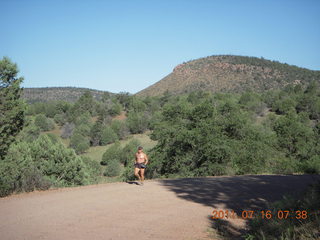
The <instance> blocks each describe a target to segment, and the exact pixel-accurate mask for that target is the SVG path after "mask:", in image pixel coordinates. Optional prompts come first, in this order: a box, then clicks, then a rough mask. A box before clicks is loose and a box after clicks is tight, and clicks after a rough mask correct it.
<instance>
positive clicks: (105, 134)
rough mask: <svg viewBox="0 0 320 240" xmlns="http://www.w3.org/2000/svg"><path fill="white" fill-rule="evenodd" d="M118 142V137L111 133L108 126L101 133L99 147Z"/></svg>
mask: <svg viewBox="0 0 320 240" xmlns="http://www.w3.org/2000/svg"><path fill="white" fill-rule="evenodd" d="M117 140H118V135H117V134H116V133H115V132H114V131H113V129H112V128H111V127H110V126H107V127H105V128H104V129H103V131H102V136H101V145H106V144H109V143H113V142H115V141H117Z"/></svg>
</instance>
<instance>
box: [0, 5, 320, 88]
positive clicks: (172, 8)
mask: <svg viewBox="0 0 320 240" xmlns="http://www.w3.org/2000/svg"><path fill="white" fill-rule="evenodd" d="M0 9H1V14H0V22H1V33H0V57H2V56H8V57H9V58H11V60H12V61H14V62H16V63H17V64H18V66H19V69H20V75H22V76H24V77H25V80H24V82H23V86H24V87H51V86H75V87H87V88H93V89H99V90H107V91H111V92H120V91H127V92H130V93H135V92H137V91H139V90H142V89H144V88H146V87H148V86H149V85H151V84H153V83H155V82H157V81H159V80H160V79H161V78H163V77H164V76H166V75H167V74H169V73H170V72H171V71H172V69H173V68H174V67H175V66H176V65H178V64H180V63H182V62H184V61H188V60H191V59H196V58H200V57H206V56H210V55H217V54H235V55H245V56H256V57H264V58H266V59H271V60H277V61H280V62H285V63H288V64H293V65H297V66H300V67H305V68H309V69H313V70H320V44H319V43H320V14H319V12H320V1H317V0H314V1H311V0H301V1H297V0H287V1H286V0H277V1H276V0H265V1H263V0H252V1H249V0H241V1H240V0H234V1H231V0H230V1H228V0H225V1H223V0H221V1H215V0H211V1H205V0H180V1H179V0H171V1H166V0H161V1H160V0H158V1H156V0H149V1H142V0H131V1H129V0H127V1H125V0H118V1H103V0H82V1H81V0H67V1H60V0H52V1H49V0H39V1H35V0H0Z"/></svg>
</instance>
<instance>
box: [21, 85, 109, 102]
mask: <svg viewBox="0 0 320 240" xmlns="http://www.w3.org/2000/svg"><path fill="white" fill-rule="evenodd" d="M87 91H89V92H90V93H91V94H92V95H93V97H94V98H95V99H101V98H102V97H103V95H104V94H111V95H112V93H109V92H105V91H99V90H94V89H88V88H76V87H46V88H24V89H23V94H22V96H23V99H25V100H26V102H28V103H34V102H49V101H58V100H61V101H67V102H75V101H77V100H78V99H79V98H80V97H81V95H83V94H84V93H85V92H87Z"/></svg>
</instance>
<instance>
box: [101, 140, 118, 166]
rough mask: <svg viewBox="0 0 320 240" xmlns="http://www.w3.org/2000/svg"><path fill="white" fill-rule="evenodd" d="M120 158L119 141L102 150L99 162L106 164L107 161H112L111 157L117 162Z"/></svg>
mask: <svg viewBox="0 0 320 240" xmlns="http://www.w3.org/2000/svg"><path fill="white" fill-rule="evenodd" d="M120 158H121V147H120V143H119V142H116V143H115V144H113V145H111V146H110V147H109V148H108V149H107V150H106V151H105V152H104V154H103V155H102V160H101V164H102V165H108V162H110V161H112V160H113V159H116V160H117V161H118V162H120Z"/></svg>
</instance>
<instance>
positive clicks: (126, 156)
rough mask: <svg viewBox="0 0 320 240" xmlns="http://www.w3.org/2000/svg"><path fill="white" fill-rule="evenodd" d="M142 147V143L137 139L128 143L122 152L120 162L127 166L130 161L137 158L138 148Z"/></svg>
mask: <svg viewBox="0 0 320 240" xmlns="http://www.w3.org/2000/svg"><path fill="white" fill-rule="evenodd" d="M140 145H141V143H140V141H139V140H137V139H132V140H131V141H130V142H128V143H127V144H126V145H125V146H124V147H123V148H122V150H121V157H120V162H121V163H122V164H124V166H127V165H128V163H131V161H130V160H133V159H134V158H135V155H134V154H135V153H136V152H137V149H138V147H139V146H140Z"/></svg>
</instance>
